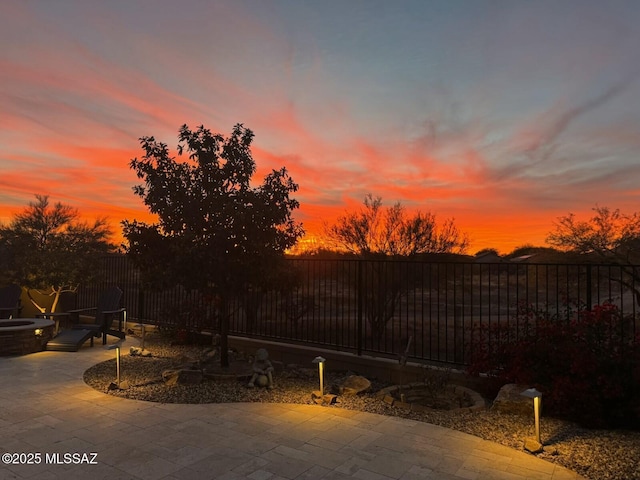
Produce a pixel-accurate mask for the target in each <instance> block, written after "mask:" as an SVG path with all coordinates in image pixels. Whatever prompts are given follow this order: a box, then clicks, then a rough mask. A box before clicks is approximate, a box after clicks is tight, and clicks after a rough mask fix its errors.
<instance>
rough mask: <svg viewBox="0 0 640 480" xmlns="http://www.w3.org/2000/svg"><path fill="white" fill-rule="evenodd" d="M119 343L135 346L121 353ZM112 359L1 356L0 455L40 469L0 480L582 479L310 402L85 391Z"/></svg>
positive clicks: (530, 460)
mask: <svg viewBox="0 0 640 480" xmlns="http://www.w3.org/2000/svg"><path fill="white" fill-rule="evenodd" d="M128 343H130V344H132V345H133V344H136V345H137V343H135V341H134V342H133V343H131V342H129V341H127V342H125V344H124V346H123V349H124V350H123V351H127V350H128V346H127V344H128ZM113 357H114V351H109V350H106V349H104V348H102V347H101V346H95V347H93V348H90V347H88V346H86V347H83V348H82V349H81V350H80V351H79V352H77V353H65V352H41V353H36V354H32V355H28V356H23V357H5V358H0V376H1V378H2V388H1V389H0V451H1V452H2V453H3V454H6V453H32V454H35V453H40V454H41V458H40V463H39V464H32V465H13V464H10V465H6V464H4V463H2V464H0V479H2V480H5V479H14V478H15V479H30V480H31V479H33V480H35V479H58V478H60V479H65V480H67V479H68V480H73V479H91V480H100V479H109V480H118V479H126V480H131V479H145V480H155V479H162V480H178V479H181V480H182V479H184V480H187V479H188V480H199V479H227V480H233V479H251V480H267V479H268V480H278V479H327V480H340V479H365V480H377V479H380V480H388V479H400V480H418V479H434V480H435V479H442V480H453V479H482V480H484V479H487V480H492V479H505V480H524V479H540V480H565V479H566V480H569V479H571V480H573V479H580V478H582V477H580V476H579V475H577V474H575V473H573V472H571V471H569V470H566V469H564V468H562V467H560V466H557V465H554V464H552V463H549V462H546V461H543V460H540V459H538V458H535V457H534V456H532V455H528V454H525V453H523V452H518V451H515V450H512V449H510V448H507V447H504V446H501V445H497V444H495V443H492V442H488V441H485V440H481V439H479V438H477V437H474V436H471V435H467V434H465V433H461V432H457V431H454V430H449V429H446V428H443V427H439V426H435V425H429V424H425V423H421V422H415V421H411V420H405V419H400V418H394V417H386V416H382V415H375V414H370V413H362V412H356V411H349V410H342V409H339V408H327V407H320V406H311V405H287V404H257V403H253V404H244V403H233V404H201V405H178V404H156V403H150V402H142V401H135V400H126V399H120V398H116V397H112V396H109V395H105V394H103V393H100V392H97V391H95V390H93V389H92V388H90V387H88V386H87V385H86V384H85V383H84V382H83V380H82V374H83V372H84V371H85V370H86V369H87V368H88V367H89V366H91V365H93V364H95V363H98V362H100V361H103V360H106V359H109V358H113ZM114 377H115V372H114ZM123 378H126V371H124V372H123ZM54 453H59V454H61V455H62V454H65V453H79V454H92V453H95V454H97V456H96V457H95V462H96V464H86V463H82V464H73V457H72V458H71V460H72V463H69V464H65V458H64V457H63V456H61V457H60V458H59V459H58V458H56V457H55V456H53V454H54ZM3 458H4V457H3ZM80 460H83V459H82V458H81V457H80ZM84 460H85V461H87V460H91V458H90V456H89V458H85V459H84ZM52 461H55V463H52Z"/></svg>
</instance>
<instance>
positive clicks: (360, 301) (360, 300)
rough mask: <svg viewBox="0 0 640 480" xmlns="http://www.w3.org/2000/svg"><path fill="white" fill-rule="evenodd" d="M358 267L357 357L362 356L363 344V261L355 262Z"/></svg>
mask: <svg viewBox="0 0 640 480" xmlns="http://www.w3.org/2000/svg"><path fill="white" fill-rule="evenodd" d="M356 262H357V265H358V280H357V285H356V292H357V293H356V295H358V335H357V338H356V342H357V343H356V345H357V347H358V356H360V355H362V344H363V338H362V335H363V331H362V330H363V328H362V327H363V325H362V307H363V301H364V295H363V292H362V289H363V288H364V285H363V283H362V262H363V260H356Z"/></svg>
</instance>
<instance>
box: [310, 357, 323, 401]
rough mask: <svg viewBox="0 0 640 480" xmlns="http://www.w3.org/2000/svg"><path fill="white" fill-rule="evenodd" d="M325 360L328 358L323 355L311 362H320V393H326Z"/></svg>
mask: <svg viewBox="0 0 640 480" xmlns="http://www.w3.org/2000/svg"><path fill="white" fill-rule="evenodd" d="M324 362H326V359H324V358H322V357H316V358H314V359H313V362H311V363H317V364H318V376H319V377H320V395H324Z"/></svg>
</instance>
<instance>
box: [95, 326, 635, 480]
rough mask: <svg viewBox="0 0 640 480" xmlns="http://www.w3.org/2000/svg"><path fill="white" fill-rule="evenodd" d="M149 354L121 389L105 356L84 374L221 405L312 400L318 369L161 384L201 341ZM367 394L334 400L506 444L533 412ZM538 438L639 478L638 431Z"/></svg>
mask: <svg viewBox="0 0 640 480" xmlns="http://www.w3.org/2000/svg"><path fill="white" fill-rule="evenodd" d="M147 350H149V351H150V352H151V353H152V355H153V356H152V357H140V356H129V355H128V354H127V355H124V354H123V356H122V358H121V371H122V378H123V380H126V381H127V383H128V385H129V386H128V388H127V389H126V390H109V389H108V387H109V384H110V383H111V382H113V381H114V379H115V372H116V362H115V359H114V360H109V361H106V362H102V363H99V364H97V365H95V366H93V367H91V368H89V369H88V370H87V371H86V372H85V375H84V380H85V382H86V383H87V384H88V385H90V386H91V387H93V388H95V389H97V390H100V391H103V392H105V393H108V394H109V395H116V396H120V397H124V398H131V399H137V400H145V401H151V402H162V403H226V402H272V403H298V404H313V401H312V399H311V392H312V391H313V390H317V389H318V376H317V371H316V370H314V369H311V368H301V367H293V368H290V367H287V368H285V369H284V370H282V371H279V372H277V373H276V374H275V375H274V384H275V385H274V388H273V389H272V390H267V389H262V388H248V387H247V386H246V380H244V381H239V380H232V381H223V382H221V381H213V380H205V381H203V382H202V383H200V384H198V385H173V386H167V385H165V383H164V382H163V381H162V372H163V371H165V370H167V369H171V368H175V367H177V366H180V365H183V364H184V363H185V362H186V361H187V360H188V359H189V360H193V359H198V358H201V357H202V355H203V347H198V346H185V345H171V344H170V343H168V342H167V341H165V340H164V339H163V337H161V336H159V335H154V336H151V337H148V338H147ZM249 361H250V359H247V360H242V359H237V360H236V362H234V363H235V364H236V365H241V364H242V363H244V367H245V368H246V367H248V366H249V365H250V363H249ZM350 373H353V372H327V373H326V379H325V385H327V386H330V385H331V384H332V383H335V382H338V381H339V380H341V379H343V378H344V377H345V376H346V375H347V374H350ZM370 380H371V381H372V388H371V390H370V392H367V393H363V394H360V395H357V396H339V397H338V399H337V403H336V404H335V406H327V408H336V407H337V408H345V409H350V410H360V411H363V412H370V413H377V414H382V415H393V416H398V417H403V418H409V419H412V420H418V421H422V422H427V423H432V424H436V425H441V426H443V427H447V428H451V429H455V430H459V431H462V432H466V433H469V434H471V435H476V436H478V437H480V438H483V439H486V440H490V441H493V442H496V443H499V444H502V445H506V446H508V447H511V448H514V449H517V450H522V449H523V443H524V439H525V438H526V437H531V436H533V435H534V426H533V419H532V418H525V417H521V416H517V415H505V414H501V413H496V412H492V411H491V410H489V409H487V410H481V411H476V412H455V411H454V412H447V411H439V410H429V411H425V412H410V411H405V410H402V409H399V408H397V407H393V406H390V405H388V404H386V403H384V402H383V401H381V400H380V399H379V398H376V396H375V392H377V391H378V390H380V389H382V388H384V387H386V386H388V384H386V383H382V382H379V381H376V380H375V379H370ZM541 436H542V440H543V443H544V444H545V446H546V447H545V451H544V452H542V453H540V454H538V455H537V456H538V457H539V458H544V459H545V460H548V461H551V462H555V463H558V464H560V465H562V466H564V467H566V468H569V469H571V470H573V471H575V472H578V473H579V474H581V475H583V476H584V477H586V478H588V479H591V480H607V479H611V480H633V479H638V480H640V432H634V431H625V430H590V429H586V428H582V427H580V426H579V425H576V424H574V423H571V422H567V421H563V420H559V419H554V418H547V417H544V416H543V417H542V419H541Z"/></svg>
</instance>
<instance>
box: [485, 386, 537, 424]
mask: <svg viewBox="0 0 640 480" xmlns="http://www.w3.org/2000/svg"><path fill="white" fill-rule="evenodd" d="M528 388H529V385H519V384H517V383H508V384H507V385H505V386H503V387H502V388H501V389H500V391H499V392H498V395H497V396H496V398H495V400H494V401H493V405H492V406H491V410H493V411H496V412H501V413H508V414H512V415H526V416H533V400H532V399H531V398H529V397H525V396H523V395H522V392H524V391H525V390H527V389H528Z"/></svg>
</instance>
